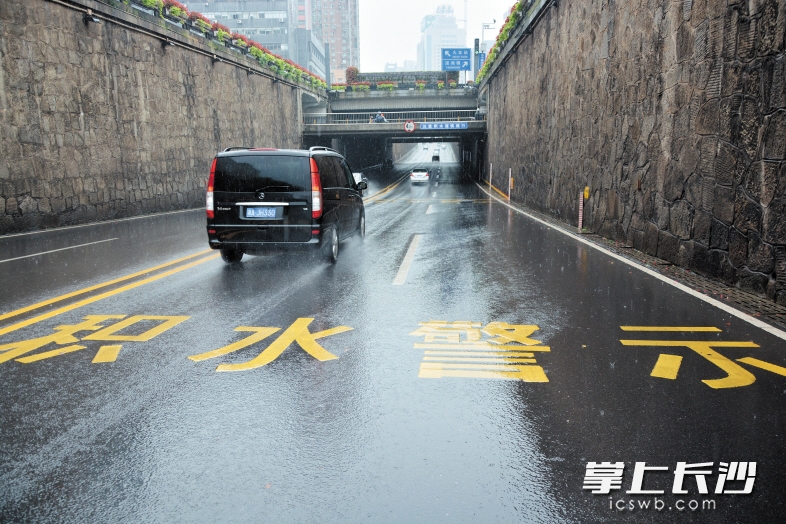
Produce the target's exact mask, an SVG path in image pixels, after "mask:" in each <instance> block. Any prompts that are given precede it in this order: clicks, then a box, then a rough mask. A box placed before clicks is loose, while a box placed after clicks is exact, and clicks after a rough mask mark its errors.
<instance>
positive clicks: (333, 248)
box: [327, 226, 338, 264]
mask: <svg viewBox="0 0 786 524" xmlns="http://www.w3.org/2000/svg"><path fill="white" fill-rule="evenodd" d="M327 239H328V241H327V259H328V261H329V262H330V263H331V264H335V263H336V261H337V260H338V228H337V227H336V226H333V227H331V228H330V230H329V231H328V232H327Z"/></svg>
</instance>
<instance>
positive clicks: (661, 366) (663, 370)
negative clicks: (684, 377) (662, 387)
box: [650, 353, 682, 380]
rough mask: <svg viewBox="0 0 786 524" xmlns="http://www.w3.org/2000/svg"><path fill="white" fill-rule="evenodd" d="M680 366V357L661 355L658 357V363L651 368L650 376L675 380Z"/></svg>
mask: <svg viewBox="0 0 786 524" xmlns="http://www.w3.org/2000/svg"><path fill="white" fill-rule="evenodd" d="M680 364H682V357H681V356H679V355H667V354H666V353H662V354H661V355H659V356H658V361H657V362H656V363H655V367H654V368H652V373H650V376H652V377H655V378H667V379H669V380H676V378H677V373H679V371H680Z"/></svg>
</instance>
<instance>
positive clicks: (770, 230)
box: [484, 0, 786, 304]
mask: <svg viewBox="0 0 786 524" xmlns="http://www.w3.org/2000/svg"><path fill="white" fill-rule="evenodd" d="M785 37H786V0H749V1H738V0H575V1H571V2H566V1H561V2H559V4H558V7H552V8H551V9H549V10H548V12H547V13H545V16H544V18H543V19H542V20H541V21H540V23H539V24H538V25H537V26H535V28H534V31H533V33H532V34H531V35H528V36H525V40H523V41H522V42H521V45H519V47H518V48H517V49H516V50H515V51H514V52H513V53H511V54H510V56H509V59H508V61H507V62H506V63H505V65H504V66H502V67H500V69H499V70H498V72H497V75H496V76H495V77H494V78H492V79H491V80H490V81H489V116H488V124H489V139H488V150H487V152H488V158H487V162H486V165H485V168H484V169H485V175H484V176H486V177H487V176H488V174H489V163H493V182H494V185H495V186H497V187H499V188H501V189H505V190H507V185H508V184H507V175H508V170H509V169H510V170H511V172H512V174H513V177H514V189H513V194H512V198H513V200H515V201H519V202H522V201H523V202H524V203H526V204H527V205H529V206H532V207H534V208H537V209H538V210H541V211H543V212H546V213H549V214H551V215H553V216H555V217H558V218H560V219H561V220H564V221H566V222H570V223H573V224H576V223H577V214H578V198H579V194H580V192H581V190H582V189H583V188H584V187H585V186H589V187H590V195H591V196H590V198H589V200H588V201H587V202H586V206H585V213H586V215H585V227H587V228H589V229H591V230H592V231H594V232H598V233H600V234H601V235H603V236H606V237H608V238H613V239H617V240H620V241H625V242H628V243H630V244H632V245H633V246H634V247H636V248H637V249H640V250H642V251H644V252H646V253H648V254H651V255H655V256H658V257H660V258H663V259H665V260H668V261H670V262H672V263H675V264H679V265H681V266H684V267H687V268H690V269H693V270H696V271H698V272H700V273H703V274H706V275H709V276H714V277H717V278H720V279H722V280H724V281H726V282H728V283H730V284H734V285H738V286H740V287H742V288H743V289H746V290H750V291H753V292H755V293H759V294H762V295H766V296H767V297H769V298H771V299H774V300H777V301H778V302H779V303H781V304H786V162H784V159H786V56H784V39H785Z"/></svg>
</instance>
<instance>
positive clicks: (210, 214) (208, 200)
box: [205, 158, 218, 218]
mask: <svg viewBox="0 0 786 524" xmlns="http://www.w3.org/2000/svg"><path fill="white" fill-rule="evenodd" d="M217 160H218V159H217V158H214V159H213V165H211V166H210V176H209V177H208V179H207V193H206V194H205V211H206V212H207V218H215V216H216V213H215V211H214V210H213V185H214V184H215V182H216V161H217Z"/></svg>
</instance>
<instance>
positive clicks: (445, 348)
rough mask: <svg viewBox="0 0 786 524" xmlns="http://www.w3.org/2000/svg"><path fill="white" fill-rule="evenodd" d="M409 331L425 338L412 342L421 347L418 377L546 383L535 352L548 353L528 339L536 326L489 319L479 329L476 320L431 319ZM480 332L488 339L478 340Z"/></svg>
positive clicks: (544, 348) (536, 341) (416, 346)
mask: <svg viewBox="0 0 786 524" xmlns="http://www.w3.org/2000/svg"><path fill="white" fill-rule="evenodd" d="M418 325H419V326H420V327H419V328H418V329H416V330H415V331H413V332H412V333H410V335H413V336H421V337H424V340H425V342H423V343H418V344H414V347H415V348H416V349H424V350H425V351H424V356H423V361H422V362H421V364H420V372H419V373H418V376H419V377H421V378H443V377H457V378H482V379H506V380H523V381H525V382H548V381H549V380H548V378H547V377H546V373H545V372H544V371H543V368H542V367H540V366H537V365H534V364H536V363H537V362H536V361H535V358H534V357H535V352H548V351H551V348H549V347H548V346H541V345H539V344H541V342H540V341H539V340H535V339H532V338H530V335H532V333H534V332H535V331H536V330H537V329H538V326H534V325H517V324H508V323H506V322H491V323H489V324H488V325H486V327H484V328H482V329H481V325H482V324H480V323H478V322H468V321H457V322H447V321H444V320H431V321H429V322H420V323H418ZM481 333H483V334H486V335H488V336H490V337H493V338H491V339H488V340H486V341H482V340H481Z"/></svg>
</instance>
